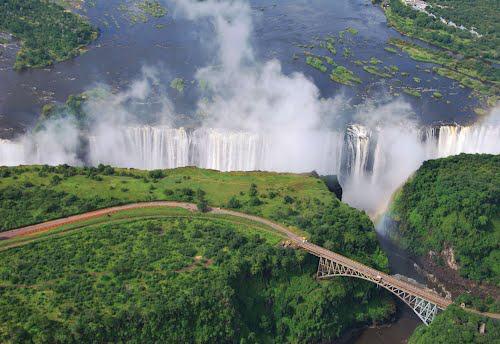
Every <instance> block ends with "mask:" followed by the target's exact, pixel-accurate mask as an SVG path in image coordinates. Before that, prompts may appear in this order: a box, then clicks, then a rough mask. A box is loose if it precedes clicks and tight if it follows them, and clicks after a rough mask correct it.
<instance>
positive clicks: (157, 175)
mask: <svg viewBox="0 0 500 344" xmlns="http://www.w3.org/2000/svg"><path fill="white" fill-rule="evenodd" d="M148 175H149V177H150V178H153V179H162V178H165V172H164V171H163V170H152V171H149V173H148Z"/></svg>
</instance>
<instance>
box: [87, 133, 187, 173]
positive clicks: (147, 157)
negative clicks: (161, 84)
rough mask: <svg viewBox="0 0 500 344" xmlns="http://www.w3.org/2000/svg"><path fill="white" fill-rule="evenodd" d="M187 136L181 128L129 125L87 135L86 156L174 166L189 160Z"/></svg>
mask: <svg viewBox="0 0 500 344" xmlns="http://www.w3.org/2000/svg"><path fill="white" fill-rule="evenodd" d="M189 145H190V138H189V137H188V134H187V132H186V131H185V130H184V129H183V128H178V129H176V128H169V127H165V126H158V127H151V126H140V127H128V128H123V129H120V130H114V131H113V132H112V133H109V132H104V133H103V132H98V133H97V135H92V136H90V137H89V160H90V163H91V164H92V165H98V164H100V163H103V164H110V165H113V166H122V167H135V168H142V169H157V168H175V167H180V166H187V165H188V163H189Z"/></svg>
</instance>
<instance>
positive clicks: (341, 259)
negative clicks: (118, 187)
mask: <svg viewBox="0 0 500 344" xmlns="http://www.w3.org/2000/svg"><path fill="white" fill-rule="evenodd" d="M155 207H171V208H182V209H186V210H189V211H191V212H196V211H197V206H196V204H193V203H186V202H170V201H157V202H145V203H134V204H127V205H122V206H117V207H111V208H106V209H100V210H95V211H91V212H88V213H85V214H80V215H74V216H69V217H66V218H62V219H57V220H52V221H48V222H44V223H40V224H36V225H31V226H27V227H22V228H18V229H14V230H10V231H6V232H3V233H0V239H3V240H6V239H12V238H16V237H19V236H27V235H32V234H35V233H40V232H45V231H49V230H51V229H54V228H57V227H60V226H63V225H68V224H73V223H76V222H80V221H85V220H89V219H93V218H98V217H103V216H107V215H108V214H113V213H115V212H119V211H124V210H131V209H141V208H155ZM209 213H211V214H219V215H231V216H235V217H239V218H244V219H248V220H251V221H254V222H257V223H261V224H264V225H266V226H269V227H271V228H273V229H274V230H276V231H278V232H280V233H282V234H284V235H285V236H286V237H288V239H289V240H291V241H292V242H293V243H294V244H295V245H296V246H298V247H300V248H302V249H304V250H306V251H308V252H309V253H311V254H313V255H315V256H317V257H321V258H327V259H330V260H333V261H336V262H338V263H340V264H342V265H344V266H347V267H349V268H351V269H354V270H356V271H359V272H361V273H363V274H365V275H367V276H370V277H372V278H374V279H377V280H379V279H382V280H383V281H384V282H388V283H390V284H391V285H393V286H395V287H397V288H399V289H401V290H404V291H406V292H409V293H411V294H414V295H416V296H418V297H421V298H424V299H427V300H429V301H431V302H433V303H435V304H436V305H438V306H439V307H440V308H442V309H445V308H446V307H448V306H449V305H450V304H451V303H452V301H451V300H449V299H445V298H443V297H441V296H439V295H438V294H436V293H435V292H433V291H431V290H429V289H425V288H420V287H418V286H415V285H413V284H410V283H408V282H406V281H402V280H399V279H397V278H395V277H393V276H391V275H387V274H385V273H383V272H381V271H378V270H375V269H373V268H370V267H369V266H366V265H364V264H361V263H359V262H357V261H354V260H352V259H349V258H347V257H345V256H342V255H340V254H338V253H335V252H332V251H329V250H327V249H325V248H323V247H321V246H318V245H315V244H312V243H309V242H307V241H306V240H304V238H302V237H300V236H298V235H297V234H295V233H293V232H292V231H291V230H290V229H288V228H287V227H285V226H283V225H280V224H278V223H275V222H273V221H270V220H267V219H265V218H262V217H258V216H254V215H249V214H245V213H240V212H237V211H233V210H228V209H221V208H211V209H210V211H209ZM466 310H468V311H471V312H474V313H477V314H480V315H483V316H488V317H490V318H494V319H500V314H494V313H480V312H478V311H475V310H470V309H466Z"/></svg>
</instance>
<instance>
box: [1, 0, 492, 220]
mask: <svg viewBox="0 0 500 344" xmlns="http://www.w3.org/2000/svg"><path fill="white" fill-rule="evenodd" d="M175 4H176V5H177V8H176V9H175V13H176V15H179V16H185V17H187V18H188V19H191V20H193V21H199V20H205V21H208V22H209V23H210V25H211V27H212V28H213V31H206V32H203V33H202V35H203V37H201V41H202V42H203V43H202V44H203V47H200V48H203V49H206V50H208V51H210V52H212V53H213V55H212V56H213V60H212V61H209V62H210V65H207V66H205V67H203V68H200V69H199V70H198V71H197V73H196V78H197V79H198V81H200V82H201V81H204V82H207V84H208V86H209V89H208V92H207V96H208V97H207V98H206V99H202V100H199V101H198V103H197V104H198V109H197V111H198V112H199V113H200V114H204V115H205V117H204V118H205V119H204V123H203V127H204V128H201V129H199V130H198V131H196V132H195V133H193V134H189V133H188V131H186V130H183V129H176V128H170V127H171V124H172V123H173V119H174V118H175V111H174V106H173V104H172V102H171V101H170V100H169V99H168V97H167V96H166V93H167V92H166V90H165V88H166V87H168V85H162V84H161V81H160V80H161V79H162V78H160V77H159V75H160V73H168V71H165V70H158V69H156V68H151V67H149V68H144V69H143V73H142V75H141V77H139V78H138V80H136V81H134V82H133V83H131V84H130V86H129V87H127V88H126V89H124V90H122V91H120V92H117V93H112V94H111V93H110V94H108V95H107V96H106V97H104V98H99V97H97V98H95V99H94V98H92V99H91V100H90V101H89V102H87V104H86V108H85V109H86V111H87V112H88V113H89V114H90V115H91V118H92V121H91V124H90V127H89V128H88V133H86V134H88V136H89V137H90V152H89V161H87V162H90V163H93V164H97V163H101V162H102V163H107V164H113V165H117V166H123V167H138V168H162V167H163V168H164V167H177V166H184V165H187V164H191V163H195V164H198V165H199V166H201V167H207V168H219V169H223V170H233V169H246V170H248V169H263V170H275V171H290V172H307V171H312V170H317V171H319V172H321V173H324V174H327V173H328V174H336V173H339V171H340V166H341V160H346V161H348V160H349V159H350V160H352V161H350V162H349V163H350V164H351V165H353V166H357V168H351V169H350V170H349V173H348V174H347V175H345V176H343V178H342V181H343V187H344V200H346V201H347V202H348V203H350V204H351V205H353V206H356V207H359V208H362V209H365V210H367V211H369V212H370V213H371V214H375V213H376V212H377V211H378V210H379V209H381V208H383V207H384V206H385V205H386V204H387V202H388V201H389V199H390V197H391V195H392V193H393V192H394V190H396V188H397V187H398V186H399V185H401V184H402V183H403V182H404V181H405V180H406V179H407V178H408V176H410V175H411V173H413V171H415V170H416V169H417V168H418V166H419V165H420V164H421V163H422V162H423V161H424V160H425V159H429V158H434V157H438V156H445V155H449V154H457V153H459V152H461V151H464V150H466V151H468V152H489V153H495V152H497V153H498V152H499V147H498V146H499V145H498V137H499V136H500V132H499V130H500V107H497V108H495V109H494V110H493V111H492V114H491V115H490V116H488V117H487V119H485V120H484V121H483V123H478V124H477V125H475V126H473V127H471V128H465V129H463V128H462V129H461V128H448V129H446V130H443V132H444V131H446V135H444V134H443V135H441V136H440V139H439V141H438V142H435V141H432V140H430V141H432V142H423V141H422V139H421V136H422V131H421V128H419V126H418V124H417V121H416V120H415V114H414V113H413V111H412V109H411V106H410V105H409V104H408V103H405V102H404V101H402V100H395V101H385V102H382V101H377V102H366V103H365V104H363V105H361V106H358V108H357V111H356V113H355V114H354V117H353V120H354V121H355V122H356V123H358V124H360V125H361V126H362V127H360V128H359V129H360V130H359V132H358V134H359V135H358V134H357V135H358V136H351V137H348V138H349V140H350V141H349V142H345V137H344V136H345V126H344V125H343V124H342V125H340V124H338V125H337V124H336V123H345V122H346V120H345V118H343V117H344V116H345V113H344V106H345V104H346V102H347V100H346V99H344V98H343V97H342V95H338V96H336V97H334V98H321V96H320V92H319V90H318V88H317V87H316V85H315V84H314V83H313V81H312V80H311V79H310V78H308V77H306V76H305V75H304V74H302V73H291V74H288V75H287V74H284V73H283V71H282V68H281V63H280V62H279V61H278V60H276V59H271V60H268V61H259V60H258V59H257V58H256V53H255V51H254V49H253V47H252V34H253V23H252V19H253V18H252V17H253V13H252V9H251V8H250V5H249V3H248V2H247V1H230V0H227V1H215V0H208V1H195V0H176V1H175ZM145 104H149V105H154V106H153V107H150V110H149V111H146V112H144V105H145ZM349 116H350V115H349ZM146 124H149V125H154V127H151V126H146ZM492 126H493V129H492ZM362 133H365V134H362ZM78 135H79V132H78V130H77V129H76V126H75V125H74V123H73V122H72V121H69V120H66V121H64V120H58V121H54V122H50V123H48V124H47V125H46V129H45V130H43V131H40V132H36V133H32V134H28V135H25V136H24V137H22V138H20V139H18V140H16V141H9V142H7V141H0V165H3V164H8V165H14V164H20V163H48V164H59V163H68V164H80V163H82V162H81V161H78V159H77V150H78V142H79V141H78ZM190 135H191V136H190ZM363 135H364V136H363ZM193 151H195V152H196V153H193ZM346 152H348V156H346Z"/></svg>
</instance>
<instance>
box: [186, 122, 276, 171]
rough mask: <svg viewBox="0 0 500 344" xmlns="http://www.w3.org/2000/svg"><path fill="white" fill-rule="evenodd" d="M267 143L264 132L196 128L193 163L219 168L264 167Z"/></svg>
mask: <svg viewBox="0 0 500 344" xmlns="http://www.w3.org/2000/svg"><path fill="white" fill-rule="evenodd" d="M267 147H268V144H267V142H266V139H265V137H264V136H263V135H259V134H255V133H246V132H238V131H229V130H221V129H197V130H195V131H194V132H193V135H192V148H191V152H192V155H193V156H192V159H191V162H192V163H193V165H196V166H200V167H204V168H211V169H215V170H220V171H252V170H259V169H265V167H266V164H265V159H266V155H267V154H266V150H267Z"/></svg>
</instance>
